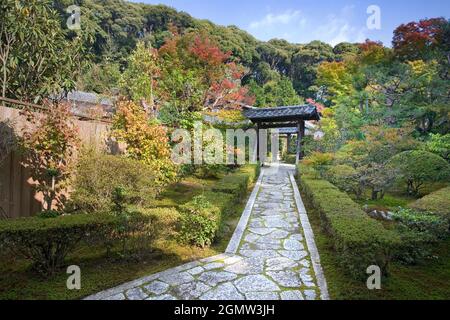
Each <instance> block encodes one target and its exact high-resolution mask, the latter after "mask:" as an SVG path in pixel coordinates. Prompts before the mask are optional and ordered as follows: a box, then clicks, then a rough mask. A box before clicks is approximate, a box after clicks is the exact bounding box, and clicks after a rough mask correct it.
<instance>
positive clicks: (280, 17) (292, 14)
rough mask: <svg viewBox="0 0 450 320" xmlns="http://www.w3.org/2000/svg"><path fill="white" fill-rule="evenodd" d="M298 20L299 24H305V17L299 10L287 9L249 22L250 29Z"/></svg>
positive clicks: (286, 23)
mask: <svg viewBox="0 0 450 320" xmlns="http://www.w3.org/2000/svg"><path fill="white" fill-rule="evenodd" d="M297 21H298V22H299V25H304V24H306V18H303V17H302V15H301V12H300V11H299V10H295V11H294V10H287V11H285V12H283V13H281V14H273V13H269V14H267V15H266V16H265V17H264V18H262V19H261V20H258V21H253V22H252V23H250V29H261V28H269V27H273V26H275V25H288V24H291V23H293V22H297Z"/></svg>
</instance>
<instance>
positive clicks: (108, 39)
mask: <svg viewBox="0 0 450 320" xmlns="http://www.w3.org/2000/svg"><path fill="white" fill-rule="evenodd" d="M8 3H9V2H8ZM33 3H34V2H33ZM50 3H51V2H49V4H50ZM76 3H77V4H78V5H79V6H80V7H81V30H75V31H71V30H69V29H68V28H67V25H66V21H67V19H68V17H69V13H67V12H66V8H67V7H69V6H70V5H71V4H73V1H69V0H57V1H54V2H53V4H52V6H53V8H54V9H55V12H47V11H46V12H45V14H46V15H44V14H43V13H42V12H41V13H40V14H39V15H36V16H35V17H36V18H33V19H34V20H33V19H32V18H31V15H30V13H25V14H24V17H26V18H25V19H24V20H23V25H22V27H23V30H24V31H23V32H26V30H27V29H28V27H27V23H33V25H34V26H37V25H40V26H41V27H42V28H41V30H40V31H42V32H36V33H33V34H31V35H28V38H27V39H26V41H25V40H24V41H22V42H23V43H20V41H19V43H15V47H16V48H22V49H23V47H24V46H32V45H33V43H34V42H35V43H39V42H40V43H42V41H48V43H52V48H49V47H46V46H41V47H39V46H38V47H37V48H36V46H34V47H33V48H31V47H30V48H28V49H27V50H22V49H21V50H18V51H17V56H18V57H15V53H14V52H15V51H14V50H10V53H9V57H4V59H5V61H8V60H11V68H10V69H11V70H14V71H11V72H10V74H9V73H8V72H9V71H8V70H7V72H6V73H5V76H4V77H3V78H4V79H2V87H3V95H4V96H9V97H12V98H14V97H16V98H21V99H26V100H34V101H38V100H39V99H40V98H42V97H43V96H45V94H48V93H49V92H51V91H57V90H58V89H71V88H72V89H73V88H75V87H76V88H77V89H79V90H84V91H94V92H97V93H101V94H107V95H108V94H117V93H120V94H121V95H125V96H128V97H131V98H133V97H134V98H135V99H134V100H135V101H136V100H140V99H142V98H145V100H151V101H150V102H149V101H147V102H149V104H150V105H152V106H155V107H157V108H158V109H160V108H163V110H162V114H163V117H164V115H166V117H165V118H166V119H165V120H167V121H169V122H170V119H168V118H172V119H173V118H179V116H180V114H185V113H184V111H185V110H187V111H189V112H192V111H202V110H204V109H205V108H206V109H209V108H211V107H213V108H217V107H230V106H234V107H236V105H239V104H240V103H250V104H253V105H254V106H257V107H262V106H265V107H271V106H281V105H293V104H299V103H303V102H308V103H316V105H317V106H318V107H319V108H320V109H322V108H323V107H332V108H331V109H327V110H326V112H325V113H324V116H325V121H323V127H324V128H323V130H324V131H325V132H326V131H327V130H329V131H331V132H335V130H334V129H335V128H336V127H338V128H339V129H340V137H339V139H340V140H341V141H346V140H348V139H353V138H360V137H361V135H362V134H363V133H362V131H361V128H362V127H364V126H367V125H371V124H385V125H388V126H391V127H392V126H393V127H399V126H403V125H406V124H407V125H414V126H415V127H416V129H417V132H418V133H420V134H424V135H428V134H429V133H442V134H445V133H447V132H448V130H449V123H448V112H449V111H448V100H449V77H450V76H449V64H450V44H449V42H450V40H449V39H450V31H449V30H450V28H449V22H448V20H446V19H444V18H433V19H426V20H422V21H418V22H411V23H409V24H405V25H401V26H399V27H398V28H397V29H396V30H394V31H393V43H392V49H391V48H389V47H386V46H383V44H381V43H377V42H373V41H370V40H367V41H366V43H362V44H351V43H340V44H338V45H336V46H335V47H334V48H333V47H332V46H330V45H328V44H326V43H324V42H321V41H313V42H311V43H308V44H292V43H289V42H287V41H285V40H280V39H274V40H270V41H268V42H262V41H258V40H257V39H255V38H254V37H253V36H251V35H250V34H248V33H247V32H245V31H243V30H240V29H239V28H237V27H235V26H227V27H225V26H218V25H215V24H214V23H212V22H210V21H206V20H198V19H195V18H193V17H191V16H190V15H189V14H188V13H185V12H178V11H176V10H175V9H172V8H169V7H166V6H162V5H147V4H137V3H131V2H126V1H122V0H104V1H99V0H80V1H76ZM5 6H6V7H5V10H3V11H4V12H5V13H6V12H8V10H6V8H7V6H8V4H5ZM33 6H35V9H36V8H37V6H36V5H33ZM40 8H41V9H39V10H42V6H41V7H40ZM27 10H28V11H29V12H31V13H32V14H33V9H27ZM36 10H38V9H36ZM35 13H37V11H36V12H35ZM11 16H12V17H14V19H13V20H11V21H13V22H12V23H14V21H16V20H17V14H12V15H11ZM33 17H34V16H33ZM42 17H45V18H42ZM50 17H53V18H54V19H57V20H59V21H60V23H61V30H58V31H57V32H56V31H55V32H49V30H55V27H54V24H52V23H53V22H52V21H54V20H52V19H51V18H50ZM39 19H40V20H39ZM41 20H42V21H41ZM44 20H45V21H44ZM5 21H7V19H6V18H5ZM33 21H34V22H33ZM18 32H19V31H18ZM63 37H64V38H65V39H66V41H63V39H62V38H63ZM19 39H21V38H20V37H19ZM138 43H141V44H142V48H141V49H140V50H139V46H138ZM29 44H30V45H29ZM136 48H138V49H136ZM147 49H148V50H152V51H153V54H151V56H152V57H149V55H148V54H146V53H145V52H144V51H145V50H147ZM24 51H25V52H33V53H32V54H29V55H28V56H24V53H23V52H24ZM6 52H8V51H6ZM49 53H50V54H53V56H52V59H49V61H50V62H52V64H49V66H48V70H46V72H48V74H47V73H45V74H44V73H43V72H41V71H39V72H37V71H36V70H34V69H36V62H35V61H31V60H32V59H33V58H30V57H33V55H35V56H36V57H35V58H34V60H37V61H39V57H40V56H41V55H42V56H48V54H49ZM55 53H57V54H55ZM17 59H18V60H21V59H24V60H27V59H29V60H30V64H29V65H28V66H26V67H25V66H20V68H15V67H14V64H15V62H14V61H16V60H17ZM152 59H153V62H152ZM144 61H146V62H144ZM5 65H8V63H6V64H5ZM52 66H58V72H52ZM63 66H64V67H63ZM22 67H23V69H21V68H22ZM30 69H31V70H32V72H30ZM213 69H214V71H213V72H212V71H211V72H209V71H210V70H213ZM143 70H147V71H143ZM208 70H209V71H208ZM146 72H147V74H145V73H146ZM149 73H151V76H150V77H149V76H148V74H149ZM13 75H14V76H13ZM44 75H45V77H44ZM33 76H34V78H33ZM39 77H40V78H39ZM12 78H15V79H16V80H17V81H11V79H12ZM43 78H45V79H46V81H43ZM144 78H145V79H144ZM133 81H134V84H133V83H131V82H133ZM24 83H27V84H28V85H27V86H24V85H23V84H24ZM30 83H33V85H30ZM49 83H53V84H57V86H56V88H55V85H53V86H52V85H50V84H49ZM149 85H150V87H151V90H150V89H146V86H149ZM165 88H166V89H167V88H171V89H173V90H172V91H174V92H171V91H170V90H165ZM137 97H139V99H138V98H137ZM225 100H226V101H227V102H225ZM180 103H181V104H182V105H181V106H180V105H179V104H180ZM236 103H237V104H236ZM174 109H177V110H178V112H176V113H175V115H174V112H173V110H174ZM180 110H181V111H180ZM189 116H190V115H189ZM335 138H336V137H331V138H330V139H331V140H332V144H333V145H336V146H338V145H339V143H337V142H336V141H334V140H336V139H335ZM325 140H326V139H325ZM324 149H327V148H324Z"/></svg>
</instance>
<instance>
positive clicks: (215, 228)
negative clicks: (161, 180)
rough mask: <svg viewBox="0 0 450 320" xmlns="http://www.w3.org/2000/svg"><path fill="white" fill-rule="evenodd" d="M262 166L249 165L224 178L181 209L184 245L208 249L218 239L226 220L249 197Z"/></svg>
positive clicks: (181, 237)
mask: <svg viewBox="0 0 450 320" xmlns="http://www.w3.org/2000/svg"><path fill="white" fill-rule="evenodd" d="M259 170H260V167H259V166H257V165H247V166H243V167H241V168H239V169H237V170H236V171H235V172H233V173H230V174H228V175H227V176H225V177H223V178H222V179H220V180H219V181H218V182H217V183H216V184H215V185H214V187H213V188H212V190H211V191H205V192H203V194H202V195H200V196H197V197H195V198H194V199H193V200H192V201H190V202H188V203H186V204H185V205H182V206H180V207H179V210H180V212H181V218H180V235H179V238H180V239H181V241H183V242H184V243H188V244H192V245H196V246H200V247H206V246H209V245H211V244H212V243H213V242H214V240H215V239H216V237H217V235H218V233H219V231H220V229H221V227H222V226H223V223H222V222H223V220H224V218H225V217H226V216H227V215H229V214H231V213H233V211H234V210H235V208H236V205H237V204H238V203H239V202H240V201H241V200H242V199H243V198H244V197H245V196H246V194H247V193H248V189H249V187H250V185H251V183H252V182H253V181H255V179H256V178H257V177H258V176H259Z"/></svg>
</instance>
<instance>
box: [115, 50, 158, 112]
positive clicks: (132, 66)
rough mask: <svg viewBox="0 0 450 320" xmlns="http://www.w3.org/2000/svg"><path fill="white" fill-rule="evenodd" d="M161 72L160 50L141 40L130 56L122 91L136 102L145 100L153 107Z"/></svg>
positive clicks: (121, 81)
mask: <svg viewBox="0 0 450 320" xmlns="http://www.w3.org/2000/svg"><path fill="white" fill-rule="evenodd" d="M159 73H160V69H159V65H158V52H157V51H156V50H154V49H152V48H148V47H146V45H145V44H144V43H143V42H139V43H138V45H137V48H136V50H135V51H134V52H133V53H132V54H131V55H130V57H129V58H128V68H127V69H126V70H125V72H124V73H123V74H122V77H121V79H120V88H121V91H122V93H123V94H124V95H125V96H127V97H129V98H130V99H132V100H133V101H134V102H136V103H140V102H143V101H144V102H146V103H147V104H149V105H150V107H153V106H154V96H155V91H156V90H155V86H156V78H157V77H158V76H159Z"/></svg>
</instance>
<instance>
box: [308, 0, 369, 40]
mask: <svg viewBox="0 0 450 320" xmlns="http://www.w3.org/2000/svg"><path fill="white" fill-rule="evenodd" d="M353 13H354V7H353V6H346V7H344V8H342V10H341V12H340V13H339V14H338V15H335V14H331V15H329V16H328V17H327V19H326V20H325V24H323V25H322V26H320V27H319V28H317V29H316V31H315V32H314V33H313V35H314V36H315V37H317V38H318V39H320V40H322V41H325V42H328V43H329V44H331V45H333V46H335V45H336V44H338V43H341V42H363V41H364V40H365V39H366V32H367V28H366V27H360V28H357V27H355V26H352V25H351V19H352V17H353Z"/></svg>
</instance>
